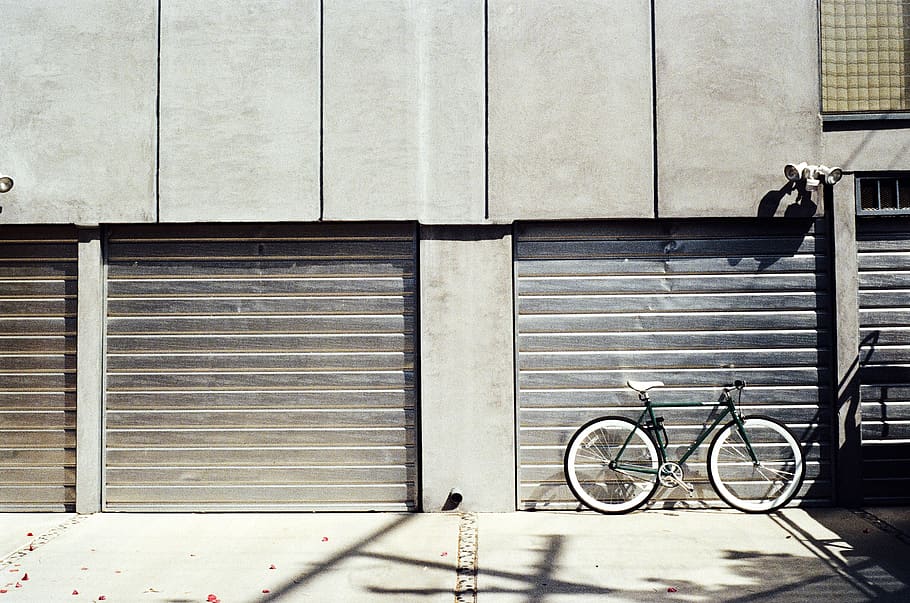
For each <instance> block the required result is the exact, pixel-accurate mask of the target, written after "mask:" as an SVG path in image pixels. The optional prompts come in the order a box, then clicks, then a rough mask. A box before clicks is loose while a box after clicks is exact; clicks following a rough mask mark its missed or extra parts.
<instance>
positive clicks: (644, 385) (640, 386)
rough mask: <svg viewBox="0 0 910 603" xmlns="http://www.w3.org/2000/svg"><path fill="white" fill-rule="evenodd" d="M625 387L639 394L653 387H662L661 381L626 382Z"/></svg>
mask: <svg viewBox="0 0 910 603" xmlns="http://www.w3.org/2000/svg"><path fill="white" fill-rule="evenodd" d="M626 385H628V386H629V387H631V388H632V389H634V390H635V391H637V392H638V393H640V394H643V393H645V392H646V391H648V390H649V389H652V388H654V387H663V386H664V382H663V381H626Z"/></svg>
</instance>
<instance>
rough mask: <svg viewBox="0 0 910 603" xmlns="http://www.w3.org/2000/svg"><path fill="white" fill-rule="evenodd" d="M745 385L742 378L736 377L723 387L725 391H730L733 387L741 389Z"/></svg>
mask: <svg viewBox="0 0 910 603" xmlns="http://www.w3.org/2000/svg"><path fill="white" fill-rule="evenodd" d="M745 387H746V382H745V381H743V380H742V379H737V380H736V381H734V382H733V385H728V386H727V387H725V388H724V391H725V392H732V391H733V390H734V389H738V390H740V391H742V390H743V389H744V388H745Z"/></svg>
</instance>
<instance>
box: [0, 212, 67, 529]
mask: <svg viewBox="0 0 910 603" xmlns="http://www.w3.org/2000/svg"><path fill="white" fill-rule="evenodd" d="M77 276H78V245H77V242H76V233H75V231H74V230H73V229H67V228H58V229H46V228H42V229H39V228H23V227H3V228H2V229H0V510H2V511H66V510H72V507H73V505H75V502H76V491H75V478H76V467H75V464H76V434H75V429H76V285H77Z"/></svg>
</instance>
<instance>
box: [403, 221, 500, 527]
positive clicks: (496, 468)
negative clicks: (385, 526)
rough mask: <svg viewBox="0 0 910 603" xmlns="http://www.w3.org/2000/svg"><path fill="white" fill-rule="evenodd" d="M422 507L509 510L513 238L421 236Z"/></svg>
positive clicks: (495, 234) (459, 233)
mask: <svg viewBox="0 0 910 603" xmlns="http://www.w3.org/2000/svg"><path fill="white" fill-rule="evenodd" d="M420 238H421V240H420V314H421V317H422V318H421V321H420V406H421V412H420V433H421V440H422V442H423V445H422V446H421V458H420V470H421V475H422V487H421V494H422V507H423V509H424V510H425V511H439V510H441V509H442V508H443V507H444V505H445V503H446V499H447V497H448V494H449V492H450V490H451V489H452V488H459V489H460V490H461V491H462V493H463V495H464V502H463V503H462V505H461V507H460V509H463V510H468V511H472V510H473V511H512V510H514V509H515V431H514V428H513V425H514V424H515V385H514V383H515V382H514V379H515V377H514V375H515V371H514V365H513V356H514V351H513V350H514V340H513V336H512V320H513V315H512V236H511V229H510V228H506V227H424V228H422V229H421V232H420Z"/></svg>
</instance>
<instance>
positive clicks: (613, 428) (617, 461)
mask: <svg viewBox="0 0 910 603" xmlns="http://www.w3.org/2000/svg"><path fill="white" fill-rule="evenodd" d="M659 465H660V455H659V454H658V452H657V447H656V446H655V445H654V440H653V439H652V438H651V436H650V435H649V434H648V433H647V432H645V431H644V430H643V429H641V428H640V427H639V426H638V425H636V424H635V423H634V422H632V421H630V420H628V419H625V418H623V417H604V418H601V419H595V420H594V421H591V422H590V423H587V424H586V425H584V426H582V427H581V428H580V429H579V430H578V431H577V432H575V435H573V436H572V439H571V440H569V445H568V447H567V448H566V456H565V472H566V481H567V482H568V484H569V488H570V489H571V490H572V494H574V495H575V498H577V499H578V500H579V501H580V502H582V503H583V504H584V505H586V506H588V507H590V508H591V509H594V510H595V511H600V512H601V513H627V512H629V511H632V510H635V509H637V508H638V507H640V506H641V505H643V504H644V503H645V501H647V500H648V499H649V498H651V496H652V495H653V494H654V491H655V490H656V489H657V483H658V482H657V468H658V466H659Z"/></svg>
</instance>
